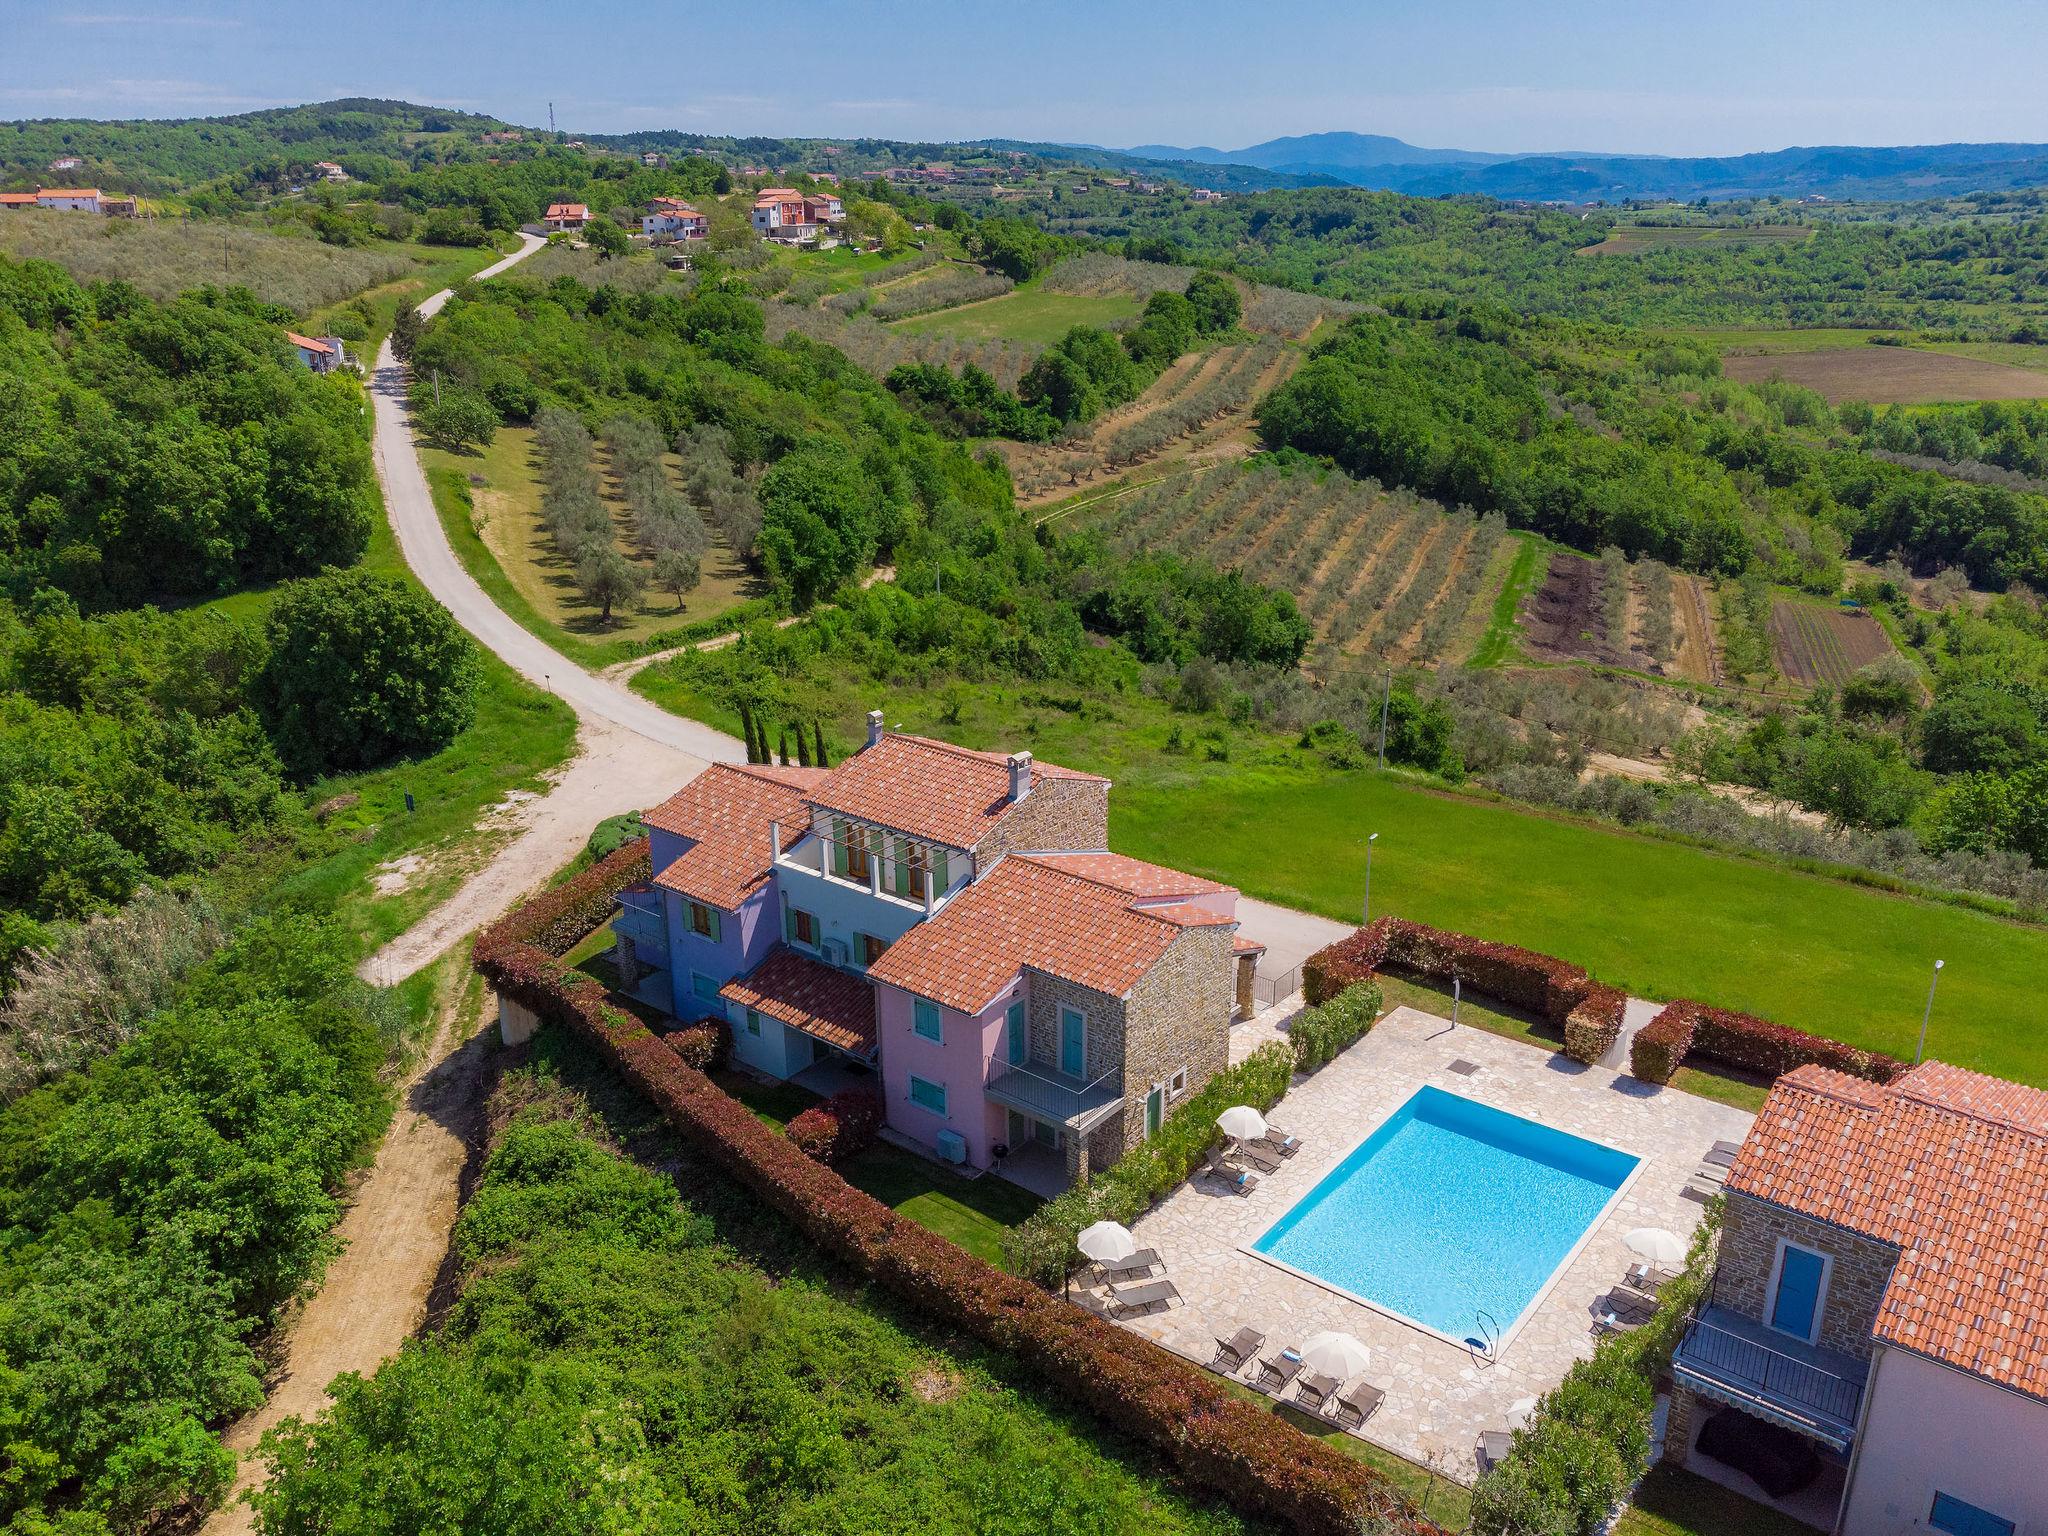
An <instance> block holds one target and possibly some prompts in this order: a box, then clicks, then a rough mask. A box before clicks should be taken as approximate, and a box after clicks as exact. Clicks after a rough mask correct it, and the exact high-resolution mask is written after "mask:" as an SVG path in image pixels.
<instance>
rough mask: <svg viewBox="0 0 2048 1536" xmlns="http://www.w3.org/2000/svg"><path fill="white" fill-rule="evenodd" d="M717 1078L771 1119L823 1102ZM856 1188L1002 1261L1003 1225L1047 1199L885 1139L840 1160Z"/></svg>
mask: <svg viewBox="0 0 2048 1536" xmlns="http://www.w3.org/2000/svg"><path fill="white" fill-rule="evenodd" d="M717 1082H718V1086H719V1087H721V1088H723V1089H724V1090H725V1091H726V1092H727V1093H729V1094H731V1095H732V1096H733V1097H734V1098H736V1099H738V1100H739V1101H740V1102H741V1103H742V1104H744V1105H746V1106H747V1108H749V1109H751V1110H752V1111H753V1112H754V1114H755V1116H756V1117H757V1118H758V1119H760V1120H762V1121H764V1122H766V1123H767V1124H769V1125H773V1126H776V1127H778V1128H779V1127H781V1126H784V1125H787V1124H788V1123H789V1122H790V1121H791V1120H792V1119H794V1118H795V1117H796V1116H797V1115H799V1114H801V1113H802V1112H803V1111H804V1110H806V1109H808V1108H809V1107H810V1106H811V1105H813V1104H815V1103H817V1102H818V1096H817V1095H816V1094H815V1093H812V1092H811V1091H810V1090H809V1089H807V1088H799V1087H797V1085H796V1084H794V1083H764V1082H761V1081H760V1080H759V1079H758V1078H754V1077H751V1076H749V1075H748V1074H746V1073H744V1072H720V1073H718V1074H717ZM839 1172H840V1174H841V1175H842V1176H843V1177H844V1178H845V1180H846V1182H847V1183H849V1184H851V1185H852V1186H853V1187H854V1188H855V1189H860V1190H865V1191H867V1193H869V1194H871V1195H873V1196H874V1197H875V1198H876V1199H877V1200H879V1201H881V1202H882V1203H883V1204H884V1205H886V1206H888V1207H889V1208H890V1209H891V1210H894V1211H899V1212H901V1213H902V1214H903V1215H905V1216H908V1217H909V1218H910V1219H911V1220H912V1221H914V1222H916V1223H917V1224H918V1225H919V1226H921V1227H929V1228H930V1229H931V1230H932V1231H934V1232H936V1233H938V1234H939V1236H941V1237H944V1238H947V1239H950V1240H951V1241H952V1242H954V1243H957V1244H958V1245H959V1246H960V1247H962V1248H965V1249H966V1250H967V1251H968V1252H969V1253H971V1254H973V1255H975V1257H977V1258H981V1259H986V1260H987V1261H988V1262H989V1263H991V1264H993V1265H995V1266H996V1267H997V1268H1001V1267H1002V1263H1003V1229H1004V1228H1005V1227H1013V1226H1015V1225H1016V1224H1017V1223H1018V1222H1020V1221H1022V1220H1023V1219H1024V1218H1025V1217H1027V1216H1029V1215H1030V1214H1031V1213H1032V1212H1033V1211H1035V1210H1037V1209H1038V1207H1039V1206H1040V1204H1042V1203H1043V1202H1041V1201H1040V1200H1039V1198H1038V1197H1037V1196H1036V1195H1034V1194H1032V1193H1031V1192H1030V1191H1029V1190H1027V1189H1020V1188H1019V1187H1018V1186H1017V1185H1015V1184H1012V1183H1010V1182H1009V1181H1008V1180H1007V1179H999V1178H996V1177H995V1176H994V1175H992V1174H984V1175H983V1176H982V1177H980V1178H978V1179H963V1178H961V1177H960V1175H958V1174H957V1173H953V1172H950V1171H949V1170H947V1169H945V1168H942V1167H940V1166H939V1165H938V1164H937V1163H934V1162H932V1161H930V1160H929V1159H927V1158H922V1157H919V1156H918V1155H917V1154H916V1153H915V1152H906V1151H904V1150H903V1149H902V1148H901V1147H895V1146H891V1145H889V1144H888V1143H887V1142H878V1143H876V1144H875V1145H874V1146H872V1147H869V1148H868V1149H867V1151H865V1152H862V1153H860V1154H859V1155H857V1156H855V1157H852V1158H850V1159H848V1160H847V1161H846V1162H844V1163H842V1164H840V1165H839Z"/></svg>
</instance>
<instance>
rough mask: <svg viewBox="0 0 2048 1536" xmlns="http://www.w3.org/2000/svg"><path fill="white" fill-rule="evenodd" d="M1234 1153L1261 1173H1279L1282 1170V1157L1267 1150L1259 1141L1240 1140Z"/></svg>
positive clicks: (1233, 1150)
mask: <svg viewBox="0 0 2048 1536" xmlns="http://www.w3.org/2000/svg"><path fill="white" fill-rule="evenodd" d="M1232 1153H1234V1154H1235V1155H1236V1156H1238V1157H1241V1158H1243V1159H1244V1160H1245V1161H1246V1162H1248V1163H1250V1164H1251V1165H1252V1166H1253V1167H1254V1168H1256V1169H1258V1170H1259V1172H1261V1173H1278V1172H1279V1171H1280V1159H1279V1158H1277V1157H1275V1156H1273V1154H1271V1153H1270V1152H1268V1151H1266V1150H1265V1149H1264V1148H1263V1147H1261V1146H1260V1145H1259V1144H1258V1143H1257V1142H1252V1141H1240V1142H1239V1143H1238V1144H1237V1145H1236V1147H1234V1148H1233V1149H1232ZM1230 1155H1232V1154H1231V1153H1226V1154H1225V1156H1226V1157H1227V1156H1230Z"/></svg>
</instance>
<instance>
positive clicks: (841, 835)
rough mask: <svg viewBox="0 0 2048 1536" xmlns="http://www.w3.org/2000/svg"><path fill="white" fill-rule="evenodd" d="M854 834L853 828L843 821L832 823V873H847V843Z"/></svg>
mask: <svg viewBox="0 0 2048 1536" xmlns="http://www.w3.org/2000/svg"><path fill="white" fill-rule="evenodd" d="M852 836H853V829H852V828H851V827H849V826H847V824H846V823H845V822H843V821H835V822H833V823H832V873H833V874H835V875H844V874H845V873H846V845H847V843H848V842H849V841H850V840H851V838H852Z"/></svg>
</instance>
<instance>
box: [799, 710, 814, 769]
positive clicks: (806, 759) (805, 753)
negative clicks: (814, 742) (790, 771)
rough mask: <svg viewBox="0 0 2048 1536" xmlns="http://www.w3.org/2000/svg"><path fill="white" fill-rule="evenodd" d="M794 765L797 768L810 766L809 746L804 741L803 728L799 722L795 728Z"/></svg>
mask: <svg viewBox="0 0 2048 1536" xmlns="http://www.w3.org/2000/svg"><path fill="white" fill-rule="evenodd" d="M796 765H797V767H799V768H808V767H810V766H811V744H810V742H808V741H806V740H805V739H804V728H803V724H802V722H801V721H799V722H798V724H797V728H796Z"/></svg>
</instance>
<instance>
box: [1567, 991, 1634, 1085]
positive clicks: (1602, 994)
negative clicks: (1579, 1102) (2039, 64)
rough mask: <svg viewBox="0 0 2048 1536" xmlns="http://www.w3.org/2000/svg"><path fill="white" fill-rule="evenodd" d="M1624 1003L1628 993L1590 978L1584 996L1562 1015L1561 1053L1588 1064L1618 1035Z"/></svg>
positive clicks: (1625, 1005)
mask: <svg viewBox="0 0 2048 1536" xmlns="http://www.w3.org/2000/svg"><path fill="white" fill-rule="evenodd" d="M1627 1007H1628V994H1627V993H1626V992H1624V991H1622V990H1621V988H1619V987H1610V986H1608V985H1607V984H1606V983H1605V982H1602V981H1596V982H1593V983H1592V984H1591V985H1590V986H1589V987H1588V988H1587V991H1586V996H1585V998H1584V999H1583V1000H1582V1001H1581V1002H1580V1003H1579V1005H1578V1006H1577V1007H1576V1008H1574V1009H1572V1011H1571V1012H1570V1013H1568V1014H1567V1015H1565V1021H1564V1051H1565V1054H1566V1055H1567V1056H1569V1057H1571V1058H1572V1059H1573V1060H1574V1061H1583V1062H1585V1063H1586V1064H1587V1065H1588V1066H1591V1065H1592V1064H1593V1063H1594V1062H1596V1061H1598V1060H1599V1059H1600V1058H1601V1057H1602V1056H1605V1055H1606V1054H1607V1049H1608V1047H1609V1046H1611V1045H1613V1044H1614V1042H1615V1041H1616V1040H1618V1039H1619V1038H1620V1037H1621V1015H1622V1011H1623V1010H1624V1009H1625V1008H1627Z"/></svg>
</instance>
